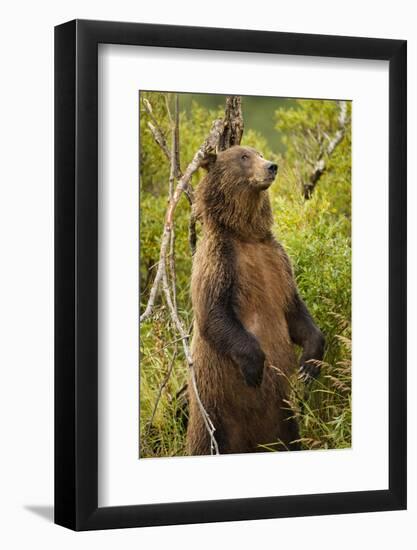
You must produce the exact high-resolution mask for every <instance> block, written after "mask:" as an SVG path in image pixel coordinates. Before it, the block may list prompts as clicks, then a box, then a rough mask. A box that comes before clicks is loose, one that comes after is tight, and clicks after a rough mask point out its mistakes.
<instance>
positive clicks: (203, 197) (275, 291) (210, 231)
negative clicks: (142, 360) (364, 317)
mask: <svg viewBox="0 0 417 550" xmlns="http://www.w3.org/2000/svg"><path fill="white" fill-rule="evenodd" d="M245 150H246V149H244V148H242V147H233V148H231V149H228V150H227V151H225V152H223V153H221V154H219V156H218V157H217V158H214V159H211V161H210V162H211V165H210V166H209V172H208V174H207V176H206V177H205V178H204V180H203V181H202V182H201V184H200V185H199V187H198V191H197V197H196V214H197V216H198V217H199V218H200V220H201V221H202V224H203V230H204V237H203V239H202V240H201V241H200V243H199V246H198V248H197V252H196V255H195V257H194V261H193V272H192V284H191V287H192V288H191V290H192V301H193V309H194V316H195V323H194V333H193V341H192V355H193V362H194V368H195V374H196V380H197V386H198V389H199V393H200V398H201V401H202V403H203V404H204V406H205V408H206V410H207V412H208V413H209V415H210V417H211V419H212V421H213V424H214V425H215V427H216V432H215V437H216V440H217V443H218V445H219V449H220V453H222V454H223V453H243V452H254V451H259V450H262V447H260V445H266V444H272V443H275V442H277V441H278V440H281V441H282V442H283V443H284V445H285V447H284V448H288V449H298V448H299V445H298V443H292V442H293V441H294V440H296V439H298V437H299V435H298V427H297V424H296V422H295V420H294V419H292V418H291V417H292V412H291V411H289V410H288V404H287V403H286V402H285V401H286V398H287V396H288V385H287V383H286V379H285V376H282V375H280V374H279V371H281V372H282V373H283V374H284V375H290V374H291V373H292V372H293V371H294V369H295V368H296V363H297V360H296V355H295V350H294V345H293V344H294V343H297V344H299V345H301V346H303V347H304V352H305V353H304V355H303V358H302V361H303V362H305V361H308V359H321V358H322V353H323V340H322V336H321V333H320V331H319V330H318V329H317V327H316V326H315V325H314V323H313V321H312V319H311V316H310V315H309V313H308V310H307V308H306V307H305V305H304V304H303V302H302V300H301V299H300V298H299V296H298V293H297V289H296V285H295V281H294V277H293V274H292V270H291V265H290V262H289V260H288V257H287V255H286V253H285V251H284V249H283V248H282V246H281V245H280V244H279V243H278V242H277V241H276V240H275V239H274V237H273V235H272V233H271V227H272V221H273V220H272V212H271V206H270V201H269V197H268V193H267V191H265V190H260V189H259V188H258V187H257V184H258V183H259V182H261V184H262V185H263V179H262V178H263V174H264V171H265V166H266V164H265V163H266V162H267V161H264V160H263V159H262V160H259V159H260V157H259V155H258V153H257V152H256V151H253V150H247V151H249V152H248V155H249V157H250V161H251V162H250V163H249V162H246V161H245V162H244V163H243V162H242V161H241V160H240V159H241V157H242V154H243V153H242V152H244V151H245ZM187 451H188V454H193V455H198V454H210V439H209V436H208V433H207V430H206V427H205V425H204V421H203V418H202V416H201V413H200V411H199V408H198V405H197V402H196V397H195V395H194V392H193V391H190V417H189V425H188V434H187Z"/></svg>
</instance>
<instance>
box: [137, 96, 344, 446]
mask: <svg viewBox="0 0 417 550" xmlns="http://www.w3.org/2000/svg"><path fill="white" fill-rule="evenodd" d="M171 95H172V94H164V93H159V92H141V94H140V98H139V101H140V307H141V311H143V309H144V308H145V306H146V303H147V300H148V297H149V290H150V288H151V286H152V281H153V277H154V276H155V272H156V267H157V262H158V259H159V248H160V244H161V234H162V231H163V224H164V218H165V211H166V207H167V197H168V180H169V162H168V161H167V159H166V157H165V156H164V155H163V153H162V152H161V149H160V147H159V146H158V145H157V144H156V143H155V141H154V139H153V136H152V133H151V132H150V130H149V128H148V122H149V116H148V114H147V113H146V112H145V110H144V109H143V99H147V100H148V101H149V102H150V104H151V105H152V111H153V116H154V117H155V119H156V120H157V121H158V123H159V125H160V126H161V128H162V129H163V130H164V131H165V135H166V136H169V135H170V121H169V116H168V113H167V108H166V105H167V103H166V102H167V101H171V99H172V98H171V97H170V96H171ZM224 105H225V96H221V95H205V94H179V107H180V108H179V111H180V161H181V168H182V169H183V170H184V169H185V167H186V166H187V164H188V163H189V162H190V161H191V159H192V158H193V155H194V153H195V152H196V151H197V149H198V148H199V146H200V145H201V143H202V142H203V141H204V139H205V138H206V137H207V134H208V133H209V131H210V128H211V124H212V122H213V120H215V119H216V118H222V116H223V113H224ZM242 108H243V117H244V122H245V131H244V134H243V139H242V145H250V146H252V147H255V148H256V149H257V150H259V151H261V152H262V153H263V155H264V156H265V158H268V159H271V160H275V161H276V162H277V163H278V165H279V173H278V178H277V181H276V182H275V183H274V184H273V186H272V187H271V189H270V191H269V192H270V196H271V202H272V208H273V213H274V220H275V224H274V233H275V235H276V237H277V239H278V240H279V241H280V242H281V243H282V244H283V245H284V247H285V248H286V250H287V253H288V254H289V256H290V258H291V261H292V264H293V269H294V274H295V277H296V280H297V284H298V287H299V290H300V293H301V295H302V297H303V299H304V300H305V301H306V303H307V305H308V307H309V309H310V312H311V313H312V315H313V317H314V319H315V321H316V323H317V324H318V325H319V327H320V328H321V330H322V331H323V332H324V334H325V336H326V353H325V357H324V362H323V367H322V374H321V376H320V378H319V379H318V380H317V381H315V382H313V383H312V384H311V385H310V386H308V387H305V386H304V385H303V383H302V382H300V381H299V380H298V379H297V376H296V375H295V376H294V378H293V379H292V380H291V387H292V394H291V397H290V400H289V401H290V402H289V404H290V405H291V407H292V409H293V410H294V412H295V414H296V416H297V417H298V421H299V424H300V433H301V434H300V435H301V441H302V446H303V448H304V449H339V448H346V447H350V446H351V340H350V338H351V105H350V103H349V102H348V103H347V117H346V121H345V128H344V134H343V138H342V139H341V141H340V143H338V145H337V147H336V148H335V149H334V151H333V152H332V153H331V155H327V154H326V147H325V146H326V144H328V143H329V142H330V141H331V138H332V136H334V135H335V134H336V132H337V131H338V127H339V126H338V125H339V118H340V103H339V102H337V101H332V100H304V99H303V100H294V99H285V98H270V97H268V98H266V97H245V96H243V97H242ZM168 145H169V143H168ZM320 159H321V160H322V161H323V163H324V165H325V169H324V171H323V173H322V175H321V177H320V179H319V180H318V182H317V183H316V187H315V189H314V192H313V193H312V195H311V198H310V199H308V200H306V199H305V198H304V196H303V191H302V186H303V182H305V181H306V178H308V177H309V174H311V172H312V171H313V170H314V164H315V162H316V161H318V160H320ZM203 175H204V174H203V172H202V171H200V173H197V174H195V175H194V177H193V180H192V184H193V186H194V188H195V187H196V186H197V185H198V182H199V180H200V179H201V178H202V177H203ZM189 216H190V206H189V204H188V202H187V200H186V198H185V197H184V196H183V197H182V198H181V200H180V203H179V204H178V207H177V210H176V213H175V235H176V273H177V285H176V287H177V303H178V312H179V314H180V315H181V317H182V319H183V320H184V322H185V324H186V326H187V327H190V331H191V327H192V308H191V300H190V272H191V262H192V259H191V252H190V248H189V242H188V223H189ZM197 230H198V232H199V231H200V229H199V228H197ZM186 381H187V365H186V362H185V360H184V356H183V352H182V347H181V342H180V341H179V340H178V334H177V332H176V330H175V327H174V326H173V324H172V322H171V318H170V315H169V313H168V310H167V307H166V304H165V302H164V299H163V297H162V296H160V297H159V298H158V301H157V304H156V308H155V310H154V314H153V316H152V317H151V318H150V319H148V320H147V321H145V322H143V323H142V324H141V327H140V457H158V456H181V455H184V453H185V434H186V424H187V403H186V398H185V396H186V386H185V384H186ZM155 405H157V406H156V407H155ZM280 448H282V447H281V446H280V442H271V445H269V446H267V449H268V450H271V451H272V450H278V449H280Z"/></svg>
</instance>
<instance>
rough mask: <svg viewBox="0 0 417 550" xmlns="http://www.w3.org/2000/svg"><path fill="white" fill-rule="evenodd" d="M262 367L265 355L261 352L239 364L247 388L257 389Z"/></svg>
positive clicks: (259, 383) (262, 371)
mask: <svg viewBox="0 0 417 550" xmlns="http://www.w3.org/2000/svg"><path fill="white" fill-rule="evenodd" d="M264 365H265V355H264V353H263V352H262V351H260V353H258V354H256V356H252V357H247V358H245V360H243V361H241V362H240V369H241V371H242V374H243V377H244V379H245V382H246V384H247V385H248V386H251V387H253V388H257V387H259V386H260V385H261V384H262V378H263V374H264Z"/></svg>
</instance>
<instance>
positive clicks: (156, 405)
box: [147, 346, 177, 433]
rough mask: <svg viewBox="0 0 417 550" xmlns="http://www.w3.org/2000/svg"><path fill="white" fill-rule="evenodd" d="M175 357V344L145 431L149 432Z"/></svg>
mask: <svg viewBox="0 0 417 550" xmlns="http://www.w3.org/2000/svg"><path fill="white" fill-rule="evenodd" d="M176 357H177V346H175V349H174V355H173V356H172V359H171V361H170V363H169V367H168V370H167V373H166V375H165V377H164V379H163V381H162V384H161V385H160V387H159V390H158V395H157V396H156V400H155V403H154V406H153V410H152V414H151V418H150V419H149V422H148V427H147V431H148V433H149V431H150V429H151V428H152V425H153V421H154V419H155V414H156V410H157V408H158V405H159V401H160V400H161V397H162V392H163V391H164V389H165V386H166V385H167V384H168V382H169V379H170V377H171V374H172V370H173V368H174V365H175V359H176Z"/></svg>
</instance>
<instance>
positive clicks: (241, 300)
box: [235, 242, 293, 336]
mask: <svg viewBox="0 0 417 550" xmlns="http://www.w3.org/2000/svg"><path fill="white" fill-rule="evenodd" d="M235 251H236V271H235V277H236V279H237V281H236V282H237V284H236V291H237V293H236V298H237V307H238V310H239V311H238V315H239V317H240V319H241V321H242V323H243V325H244V326H245V328H246V329H247V330H250V331H251V332H253V333H254V334H256V335H259V336H260V335H261V334H264V333H265V331H268V330H270V329H271V328H276V325H277V324H278V325H280V324H283V323H285V310H286V308H287V305H288V303H289V301H290V299H291V296H292V292H293V288H292V287H293V285H292V278H291V274H290V272H289V270H288V265H287V263H286V262H287V260H286V258H285V257H284V256H283V254H282V253H281V251H280V249H279V248H278V247H277V246H276V245H275V244H269V243H268V244H263V243H243V242H238V243H236V245H235ZM285 324H286V323H285Z"/></svg>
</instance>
